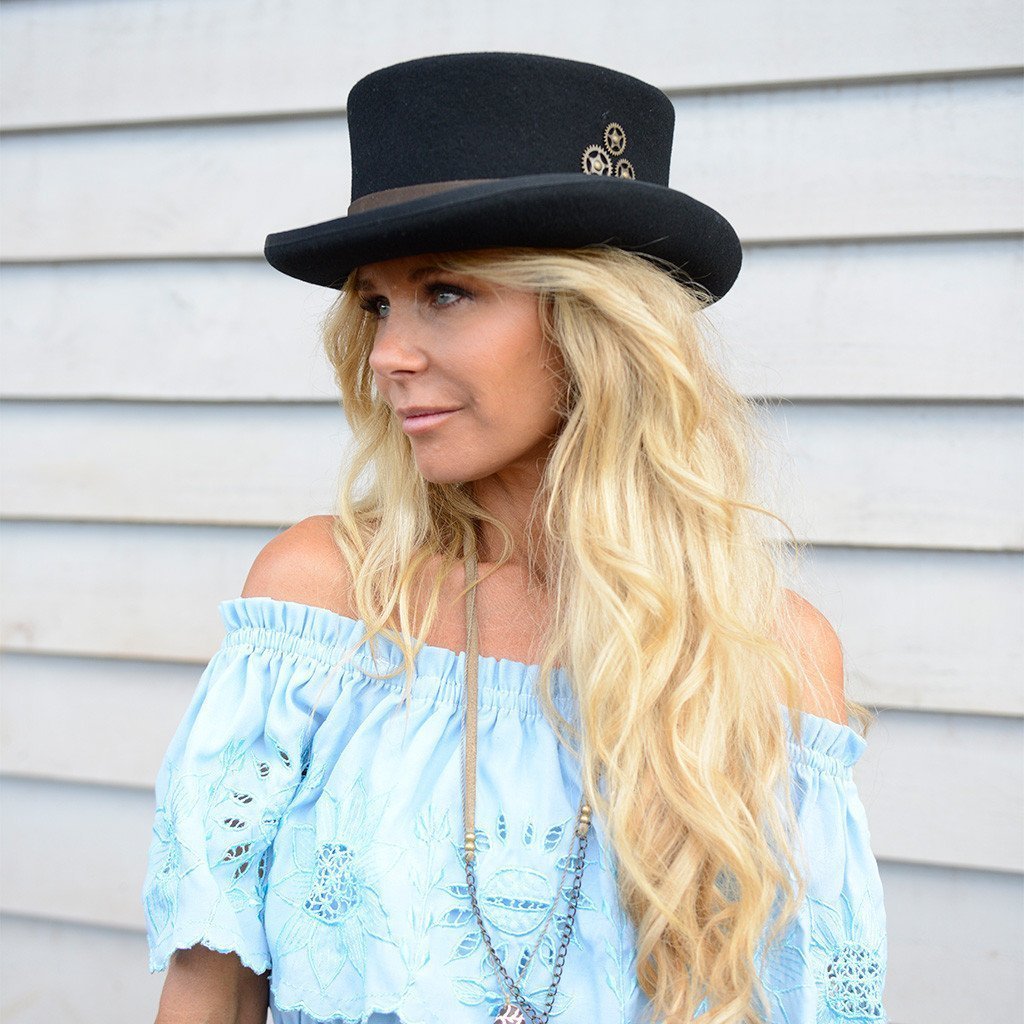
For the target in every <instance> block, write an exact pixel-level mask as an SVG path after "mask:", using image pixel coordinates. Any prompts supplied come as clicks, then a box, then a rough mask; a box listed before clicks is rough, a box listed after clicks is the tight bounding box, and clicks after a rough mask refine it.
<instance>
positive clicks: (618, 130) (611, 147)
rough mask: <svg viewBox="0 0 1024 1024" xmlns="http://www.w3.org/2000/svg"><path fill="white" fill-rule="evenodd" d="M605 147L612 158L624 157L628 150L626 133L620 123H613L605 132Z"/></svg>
mask: <svg viewBox="0 0 1024 1024" xmlns="http://www.w3.org/2000/svg"><path fill="white" fill-rule="evenodd" d="M604 145H605V148H606V149H607V150H608V152H609V153H611V155H612V156H622V154H623V152H624V151H625V149H626V133H625V132H624V131H623V130H622V125H621V124H619V122H618V121H612V123H611V124H610V125H608V127H607V128H605V130H604Z"/></svg>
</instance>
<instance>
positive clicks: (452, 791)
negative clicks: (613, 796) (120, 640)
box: [142, 597, 886, 1024]
mask: <svg viewBox="0 0 1024 1024" xmlns="http://www.w3.org/2000/svg"><path fill="white" fill-rule="evenodd" d="M219 610H220V614H221V617H222V619H223V622H224V626H225V631H226V632H225V636H224V639H223V643H222V644H221V646H220V648H219V649H218V650H217V652H216V653H215V654H214V656H213V657H212V659H211V660H210V662H209V664H208V665H207V667H206V669H205V671H204V672H203V674H202V677H201V678H200V680H199V684H198V686H197V688H196V691H195V693H194V695H193V697H192V700H191V703H190V704H189V706H188V709H187V710H186V712H185V715H184V717H183V719H182V721H181V722H180V724H179V726H178V728H177V731H176V732H175V734H174V736H173V739H172V740H171V743H170V746H169V747H168V749H167V752H166V755H165V757H164V759H163V763H162V765H161V767H160V770H159V774H158V776H157V779H156V801H157V809H156V816H155V820H154V824H153V834H152V843H151V846H150V849H149V860H148V870H147V874H146V880H145V885H144V890H143V894H142V898H143V906H144V910H145V916H146V923H147V932H148V942H149V949H150V970H151V971H161V970H163V969H165V968H166V967H167V964H168V961H169V959H170V956H171V954H172V952H173V951H174V950H175V949H177V948H188V947H191V946H193V945H195V944H196V943H201V944H203V945H204V946H208V947H210V948H211V949H215V950H219V951H221V952H228V951H233V952H235V953H237V954H238V956H239V957H240V959H241V961H242V963H244V964H245V965H246V966H247V967H250V968H251V969H252V970H254V971H256V972H257V973H263V972H264V971H267V970H268V969H269V970H270V971H271V983H270V1010H271V1013H272V1017H273V1020H274V1021H275V1022H277V1024H311V1022H314V1021H334V1022H359V1024H479V1022H482V1021H488V1020H491V1019H493V1017H494V1015H495V1012H496V1011H497V1009H498V1008H499V1006H500V1005H501V1002H502V998H501V989H500V987H499V985H498V983H497V980H496V978H495V977H494V974H493V971H492V969H491V967H490V965H489V962H488V956H487V952H486V948H485V947H484V945H483V943H482V941H481V938H480V933H479V930H478V927H477V923H476V919H475V916H474V913H473V911H472V909H471V904H470V900H469V895H468V893H467V890H466V876H465V869H464V867H463V864H462V859H461V842H460V833H461V830H462V824H463V822H462V784H463V753H462V731H463V715H464V703H463V702H464V685H465V683H464V680H465V662H466V655H465V653H464V652H463V653H456V652H454V651H450V650H448V649H446V648H440V647H424V648H423V649H422V650H421V651H420V653H419V655H418V656H417V660H416V679H415V684H414V687H413V691H412V693H413V699H412V701H411V705H410V710H409V713H408V720H406V709H405V708H403V707H400V702H401V697H402V693H403V689H404V686H405V676H404V672H401V673H399V674H398V675H396V676H395V677H393V678H392V679H390V680H379V679H375V678H372V675H371V673H382V672H386V671H389V670H391V669H393V668H395V667H397V666H399V665H400V664H401V661H402V656H401V653H400V650H399V648H398V646H397V644H395V643H394V642H393V641H390V640H388V639H386V638H385V637H378V638H377V640H376V648H375V656H374V655H372V654H371V652H370V650H369V648H368V647H366V646H364V647H362V648H359V649H357V648H358V645H359V641H360V640H361V639H362V637H363V636H364V635H365V626H364V624H363V622H362V621H361V620H357V619H351V618H347V617H345V616H342V615H339V614H337V613H335V612H332V611H328V610H326V609H323V608H314V607H311V606H308V605H304V604H298V603H295V602H290V601H277V600H272V599H270V598H262V597H261V598H235V599H231V600H227V601H223V602H221V603H220V605H219ZM538 678H539V668H538V666H536V665H526V664H524V663H521V662H517V661H511V660H507V659H495V658H488V657H484V658H481V659H480V671H479V694H480V711H479V740H478V762H477V763H478V781H477V803H476V825H477V850H478V862H477V876H478V885H479V893H478V900H479V903H480V906H481V909H482V912H483V915H484V918H485V921H486V923H487V926H488V931H489V933H490V935H491V937H492V939H493V941H494V943H495V948H496V950H497V952H498V954H499V955H500V956H501V958H502V962H503V963H504V964H505V966H506V969H507V970H509V972H510V973H513V974H514V975H516V974H518V965H519V963H520V958H521V957H522V956H523V954H524V952H525V953H529V951H530V950H532V949H533V948H534V946H535V945H536V944H537V941H538V939H539V938H540V933H541V931H542V928H543V925H544V922H545V919H546V918H547V915H548V911H549V910H550V909H551V905H552V903H553V902H554V901H555V900H556V897H559V899H558V909H557V910H556V911H555V913H554V916H553V917H552V920H551V922H550V925H549V926H548V928H547V934H546V936H545V937H544V938H543V940H542V941H541V942H540V945H539V947H538V948H537V952H536V954H535V955H534V956H533V959H532V960H531V961H530V962H529V965H528V967H527V969H526V973H525V975H524V978H523V982H522V987H523V989H524V991H525V992H526V993H527V994H531V993H532V994H533V998H534V1000H535V1005H538V1006H539V1007H540V1008H543V1007H544V1006H545V1005H546V1002H545V1000H546V993H547V989H548V986H549V984H550V981H551V976H552V967H553V963H554V958H555V954H556V951H557V946H558V937H559V934H560V932H561V923H562V920H563V914H564V912H565V908H566V900H565V899H563V898H560V897H561V895H562V894H559V893H557V892H556V888H557V886H558V884H559V880H560V879H561V877H562V874H563V868H564V867H565V865H566V857H567V855H568V854H569V852H570V839H571V837H572V836H571V833H572V829H573V825H574V822H575V815H576V810H577V808H578V805H579V799H580V780H579V772H578V768H577V766H576V764H575V762H574V761H573V760H572V758H571V756H570V755H569V754H568V753H567V752H566V751H565V750H564V748H562V747H561V746H560V745H559V744H558V742H557V739H556V737H555V734H554V732H553V731H552V729H551V727H550V725H549V723H548V722H547V720H546V719H545V717H544V715H543V713H542V711H541V707H540V703H539V700H538V698H537V696H536V693H535V686H536V683H537V680H538ZM555 700H556V704H557V706H558V707H559V709H560V710H561V712H562V713H563V714H564V715H566V716H567V717H568V718H570V720H573V721H576V720H577V719H575V718H574V717H573V702H572V697H571V691H570V688H569V680H568V678H567V677H566V675H565V670H564V669H558V670H557V672H556V676H555ZM396 708H398V710H397V711H396V710H395V709H396ZM803 726H804V742H803V745H802V747H798V746H797V745H796V743H795V741H794V734H793V732H792V727H791V726H790V725H789V722H788V719H787V728H789V729H790V753H791V773H790V774H791V779H792V787H793V790H792V791H793V795H794V799H795V801H796V806H797V809H798V816H799V823H800V828H801V836H802V839H803V843H804V847H805V850H806V853H807V869H808V871H809V875H808V896H807V899H806V901H805V903H804V905H803V908H802V911H801V913H800V916H799V918H798V919H797V920H796V921H795V922H794V923H793V925H792V927H791V930H790V932H789V933H788V936H787V939H786V942H785V943H784V945H783V946H782V947H781V948H780V949H779V950H778V952H777V953H775V954H773V955H771V956H770V957H768V958H760V959H759V963H758V968H759V976H760V977H761V979H762V981H763V983H764V986H765V991H766V993H767V995H768V998H769V1000H770V1004H771V1005H770V1007H769V1011H770V1014H771V1018H770V1019H771V1022H772V1024H839V1022H843V1024H850V1022H866V1021H871V1022H876V1021H885V1019H886V1017H885V1014H884V1011H883V1008H882V992H883V986H884V981H885V967H886V934H885V915H884V909H883V902H882V889H881V883H880V881H879V875H878V867H877V864H876V862H875V859H874V857H873V855H872V852H871V846H870V836H869V834H868V828H867V823H866V819H865V813H864V808H863V806H862V804H861V801H860V799H859V797H858V795H857V791H856V789H855V786H854V783H853V780H852V778H851V766H852V765H853V764H854V762H856V761H857V759H858V758H859V757H860V755H861V754H862V752H863V750H864V748H865V745H866V744H865V741H864V739H863V738H862V737H860V736H859V735H857V734H856V733H855V732H854V731H853V730H852V729H850V728H849V727H847V726H843V725H839V724H837V723H835V722H831V721H828V720H826V719H823V718H817V717H815V716H812V715H805V716H804V721H803ZM615 870H616V869H615V864H614V862H613V859H612V857H611V851H610V848H609V846H608V845H607V844H606V842H605V838H604V836H603V835H602V832H601V828H600V823H599V822H597V821H595V822H594V824H593V826H592V829H591V833H590V843H589V846H588V849H587V859H586V867H585V870H584V873H583V884H582V890H581V894H580V898H579V904H578V909H577V914H576V922H575V926H574V929H573V933H572V938H571V942H570V945H569V950H568V955H567V958H566V961H565V966H564V969H563V972H562V976H561V983H560V985H559V988H558V995H557V1000H556V1002H555V1004H554V1007H553V1011H552V1014H551V1020H552V1021H558V1022H560V1024H595V1022H600V1024H635V1022H639V1021H640V1020H641V1014H642V1011H643V1008H644V1007H645V1006H646V1005H647V1001H646V997H645V996H644V993H643V992H642V990H641V989H640V988H639V986H638V985H637V982H636V976H635V933H634V931H633V930H632V928H631V925H630V922H629V921H628V919H627V918H626V917H625V915H624V914H623V913H622V911H621V909H620V907H619V904H618V901H617V898H616V889H615ZM572 874H573V872H572V871H571V870H570V871H568V872H567V873H566V875H565V883H564V886H563V892H564V895H565V896H566V897H567V896H568V889H569V887H570V886H571V881H572Z"/></svg>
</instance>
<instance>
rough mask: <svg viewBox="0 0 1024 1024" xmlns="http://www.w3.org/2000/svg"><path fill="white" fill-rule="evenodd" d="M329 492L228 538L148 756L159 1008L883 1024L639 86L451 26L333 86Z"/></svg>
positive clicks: (827, 644) (295, 1018) (270, 248)
mask: <svg viewBox="0 0 1024 1024" xmlns="http://www.w3.org/2000/svg"><path fill="white" fill-rule="evenodd" d="M347 113H348V125H349V134H350V138H351V144H352V162H353V175H352V191H353V197H354V201H353V203H352V205H351V206H350V207H349V211H348V215H347V216H345V217H340V218H337V219H336V220H333V221H328V222H326V223H323V224H317V225H313V226H311V227H307V228H300V229H296V230H293V231H288V232H283V233H280V234H277V235H272V236H270V238H269V239H268V242H267V250H266V251H267V258H268V259H269V261H270V262H271V263H272V264H273V265H274V266H275V267H277V268H278V269H279V270H281V271H283V272H284V273H287V274H290V275H292V276H294V277H298V278H300V279H302V280H305V281H310V282H312V283H316V284H320V285H325V286H329V287H334V288H337V289H338V291H339V294H338V297H337V300H336V302H335V303H334V305H333V306H332V308H331V310H330V312H329V315H328V317H327V320H326V323H325V330H324V338H325V345H326V351H327V355H328V357H329V359H330V361H331V363H332V365H333V367H334V369H335V372H336V379H337V383H338V387H339V390H340V396H341V404H342V408H343V411H344V415H345V416H346V418H347V420H348V422H349V424H350V426H351V430H352V436H353V446H352V449H351V451H350V452H349V453H347V454H346V457H345V462H346V473H345V478H344V482H343V485H342V487H341V489H340V494H339V496H338V500H337V505H336V508H335V509H334V511H333V513H332V514H331V515H319V516H312V517H310V518H308V519H306V520H303V521H302V522H300V523H298V524H297V525H295V526H292V527H291V528H290V529H287V530H285V531H283V532H282V533H281V534H279V535H278V536H277V537H275V538H274V539H273V540H272V541H271V542H270V543H269V544H268V545H267V546H266V548H264V550H263V551H261V552H260V554H259V556H258V557H257V559H256V561H255V563H254V564H253V567H252V569H251V571H250V573H249V576H248V579H247V580H246V581H245V586H244V589H243V592H242V595H241V597H239V598H234V599H229V600H225V601H223V602H222V603H221V605H220V612H221V615H222V618H223V620H224V625H225V638H224V641H223V644H222V646H221V648H220V650H218V652H217V653H216V654H215V655H214V657H213V658H212V660H211V661H210V663H209V665H208V666H207V669H206V671H205V672H204V674H203V677H202V679H201V680H200V683H199V686H198V688H197V690H196V693H195V695H194V697H193V700H192V702H191V705H190V706H189V708H188V710H187V712H186V714H185V717H184V719H183V721H182V722H181V724H180V726H179V727H178V730H177V732H176V734H175V736H174V738H173V740H172V742H171V744H170V747H169V749H168V751H167V754H166V757H165V759H164V764H163V766H162V767H161V771H160V775H159V777H158V779H157V797H158V810H157V815H156V820H155V823H154V830H153V842H152V847H151V850H150V861H149V872H148V875H147V879H146V886H145V891H144V894H143V895H144V904H145V908H146V914H147V922H148V928H149V941H150V949H151V962H150V967H151V969H152V970H162V969H164V968H167V969H168V974H167V979H166V982H165V985H164V990H163V996H162V999H161V1006H160V1011H159V1017H158V1020H160V1021H163V1022H178V1021H207V1020H217V1021H229V1022H230V1021H235V1022H239V1024H242V1022H244V1024H250V1022H256V1021H263V1020H264V1019H265V1018H266V1015H267V1010H268V1008H269V1010H270V1011H271V1014H272V1016H273V1019H274V1020H275V1021H277V1022H281V1024H283V1022H287V1024H312V1022H316V1021H339V1020H340V1021H358V1022H360V1024H442V1022H443V1024H470V1022H476V1021H488V1020H498V1021H501V1022H502V1024H511V1022H523V1021H528V1022H531V1024H534V1022H547V1021H548V1020H552V1021H554V1020H558V1021H562V1022H565V1024H570V1022H571V1024H584V1022H587V1024H591V1022H600V1024H604V1022H630V1024H634V1022H640V1021H648V1022H651V1024H658V1022H664V1024H682V1022H684V1021H686V1022H689V1021H691V1020H697V1021H699V1022H701V1024H727V1022H728V1024H732V1022H750V1024H754V1022H757V1024H768V1022H772V1024H802V1022H814V1024H831V1022H840V1021H843V1022H849V1021H855V1022H875V1021H884V1020H885V1014H884V1010H883V1008H882V994H883V987H884V980H885V967H886V937H885V917H884V909H883V903H882V892H881V886H880V882H879V876H878V869H877V865H876V863H875V860H874V858H873V856H872V854H871V850H870V845H869V836H868V831H867V824H866V821H865V815H864V809H863V806H862V804H861V802H860V800H859V798H858V795H857V792H856V789H855V787H854V784H853V781H852V779H851V768H852V765H853V764H854V762H855V761H856V760H857V759H858V757H859V756H860V754H861V753H862V752H863V749H864V747H865V740H864V738H863V737H862V736H861V735H860V734H858V733H857V732H855V731H854V729H853V727H852V726H851V725H850V723H849V720H848V716H849V715H852V716H853V717H854V718H855V719H859V720H861V721H866V712H865V709H863V708H861V707H860V706H859V705H856V704H854V703H853V702H851V701H850V700H849V699H848V698H847V697H846V696H845V694H844V687H843V663H842V653H841V648H840V644H839V641H838V639H837V637H836V634H835V632H834V630H833V629H832V627H831V626H830V625H829V623H828V622H827V621H826V619H825V618H824V617H823V616H822V615H821V613H820V612H818V611H817V610H816V609H815V608H814V607H813V606H812V605H811V604H809V603H808V602H807V601H806V600H804V599H803V598H802V597H800V596H799V595H798V594H796V593H794V592H792V591H790V590H787V589H786V588H785V587H783V586H782V583H781V577H782V573H781V569H782V564H781V563H782V561H783V559H784V556H785V551H784V549H783V547H782V545H781V544H779V543H778V542H777V541H773V540H771V539H770V538H771V531H770V530H769V529H767V528H766V527H767V526H769V525H770V524H771V522H772V521H774V520H776V519H777V517H776V516H774V515H773V513H771V512H770V510H767V509H763V508H761V507H760V506H759V505H758V504H757V503H756V502H755V501H754V500H753V498H752V483H751V477H752V475H753V474H752V463H751V459H752V453H753V450H754V448H755V447H756V446H757V444H758V442H759V438H758V435H757V431H756V429H755V427H754V420H753V417H752V414H751V408H750V405H749V403H748V402H747V401H746V400H745V399H743V398H742V397H741V396H740V395H739V394H738V393H737V392H736V390H735V389H734V388H733V386H731V384H730V383H729V381H728V380H727V379H726V377H725V376H724V375H723V374H722V372H721V371H720V370H719V369H718V367H717V365H716V362H715V359H714V353H713V350H712V346H711V342H710V337H711V335H710V332H709V327H708V323H707V321H706V319H705V315H704V311H705V310H706V308H707V307H708V306H709V305H710V304H711V303H713V302H714V301H716V300H717V299H718V298H720V297H721V296H722V295H724V294H725V292H726V291H728V289H729V288H730V287H731V286H732V284H733V282H734V281H735V279H736V276H737V274H738V272H739V268H740V260H741V251H740V246H739V242H738V240H737V238H736V235H735V232H734V231H733V230H732V228H731V227H730V225H729V224H728V222H727V221H726V220H725V219H724V218H723V217H722V216H721V215H720V214H718V213H716V212H715V211H714V210H711V209H710V208H709V207H707V206H705V205H704V204H702V203H700V202H699V201H698V200H696V199H693V198H692V197H690V196H687V195H685V194H684V193H681V192H678V191H676V190H673V189H671V188H669V187H668V184H667V182H668V163H669V155H670V153H671V146H672V127H673V113H672V105H671V103H670V101H669V100H668V99H667V97H665V96H664V94H663V93H661V92H660V91H659V90H657V89H655V88H654V87H652V86H650V85H647V84H646V83H643V82H640V81H639V80H637V79H635V78H632V77H630V76H627V75H622V74H620V73H618V72H615V71H611V70H609V69H607V68H601V67H597V66H595V65H591V64H583V63H580V62H575V61H566V60H560V59H556V58H551V57H543V56H537V55H530V54H509V53H482V54H454V55H443V56H440V57H431V58H423V59H420V60H416V61H409V62H405V63H403V64H399V65H395V66H393V67H390V68H385V69H383V70H381V71H378V72H374V73H373V74H372V75H369V76H367V78H365V79H363V80H361V81H360V82H359V83H357V84H356V86H355V87H354V88H353V90H352V92H351V93H350V96H349V104H348V112H347Z"/></svg>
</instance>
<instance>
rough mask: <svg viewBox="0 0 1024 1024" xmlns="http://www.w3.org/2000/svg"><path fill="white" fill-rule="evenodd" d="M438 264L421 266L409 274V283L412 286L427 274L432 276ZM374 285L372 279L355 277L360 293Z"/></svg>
mask: <svg viewBox="0 0 1024 1024" xmlns="http://www.w3.org/2000/svg"><path fill="white" fill-rule="evenodd" d="M438 269H439V267H438V264H436V263H427V264H425V265H423V266H420V267H417V268H416V269H415V270H412V271H410V272H409V278H408V280H409V283H410V284H414V283H415V282H416V281H418V280H419V279H420V278H421V277H426V276H427V275H428V274H432V273H433V272H434V271H435V270H438ZM375 287H376V285H375V284H374V282H373V278H372V277H357V278H356V288H357V289H358V290H359V291H362V290H363V289H364V288H375Z"/></svg>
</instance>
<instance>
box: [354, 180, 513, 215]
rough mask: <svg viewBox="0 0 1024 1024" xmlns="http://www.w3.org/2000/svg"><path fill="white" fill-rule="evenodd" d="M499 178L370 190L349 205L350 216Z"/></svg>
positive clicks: (432, 182)
mask: <svg viewBox="0 0 1024 1024" xmlns="http://www.w3.org/2000/svg"><path fill="white" fill-rule="evenodd" d="M497 180H498V179H497V178H465V179H463V180H462V181H427V182H424V183H423V184H422V185H403V186H402V187H401V188H384V189H381V190H380V191H379V192H368V193H367V194H366V195H365V196H360V197H359V198H358V199H356V200H355V201H354V202H353V203H351V204H350V205H349V208H348V212H349V216H351V215H352V214H353V213H365V212H366V211H367V210H376V209H378V208H379V207H381V206H394V205H395V204H396V203H407V202H409V200H411V199H422V198H423V197H424V196H434V195H437V194H438V193H439V192H451V191H452V190H453V189H457V188H465V186H466V185H482V184H483V183H484V182H486V181H497Z"/></svg>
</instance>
